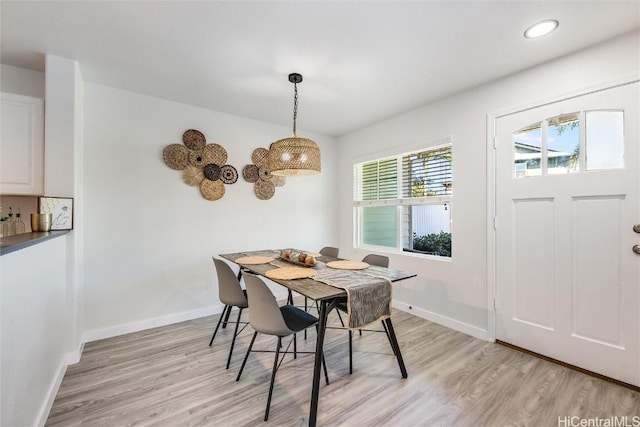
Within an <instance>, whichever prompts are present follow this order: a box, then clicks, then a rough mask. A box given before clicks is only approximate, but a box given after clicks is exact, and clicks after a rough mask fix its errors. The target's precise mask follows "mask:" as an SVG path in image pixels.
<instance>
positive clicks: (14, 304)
mask: <svg viewBox="0 0 640 427" xmlns="http://www.w3.org/2000/svg"><path fill="white" fill-rule="evenodd" d="M66 261H67V260H66V236H61V237H57V238H54V239H52V240H48V241H46V242H42V243H40V244H38V245H36V246H32V247H29V248H26V249H22V250H19V251H16V252H12V253H9V254H6V255H3V256H2V257H0V284H1V289H0V293H1V298H0V324H1V325H2V334H0V336H1V341H0V360H1V361H2V363H1V364H0V365H1V372H0V375H1V378H2V381H1V383H0V408H1V417H0V425H3V426H33V425H41V424H44V420H46V417H47V415H48V413H49V408H50V405H51V404H52V403H53V398H54V397H55V393H56V392H57V389H58V386H59V384H60V382H61V381H62V377H63V375H64V372H65V370H66V366H67V361H68V360H67V349H66V348H65V346H64V343H65V342H66V341H67V334H68V331H67V330H66V329H65V326H64V325H65V321H66V320H65V319H66V316H67V308H68V307H67V305H66V290H65V287H66Z"/></svg>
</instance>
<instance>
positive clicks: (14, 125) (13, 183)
mask: <svg viewBox="0 0 640 427" xmlns="http://www.w3.org/2000/svg"><path fill="white" fill-rule="evenodd" d="M1 101H2V104H1V105H0V114H1V116H0V132H1V136H0V194H20V195H41V194H42V191H43V188H44V183H43V181H44V178H43V177H44V102H43V100H42V99H39V98H32V97H30V96H23V95H16V94H12V93H4V92H2V93H1Z"/></svg>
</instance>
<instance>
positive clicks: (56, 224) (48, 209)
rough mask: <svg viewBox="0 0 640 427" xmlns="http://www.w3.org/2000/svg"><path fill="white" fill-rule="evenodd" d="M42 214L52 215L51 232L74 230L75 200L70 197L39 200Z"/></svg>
mask: <svg viewBox="0 0 640 427" xmlns="http://www.w3.org/2000/svg"><path fill="white" fill-rule="evenodd" d="M38 211H39V212H40V214H51V230H73V199H72V198H68V197H40V198H38Z"/></svg>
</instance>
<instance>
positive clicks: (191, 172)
mask: <svg viewBox="0 0 640 427" xmlns="http://www.w3.org/2000/svg"><path fill="white" fill-rule="evenodd" d="M203 179H204V174H203V173H202V170H201V169H198V168H197V167H195V166H187V167H186V168H185V170H184V172H182V180H183V181H184V183H185V184H187V185H198V184H200V183H201V182H202V180H203Z"/></svg>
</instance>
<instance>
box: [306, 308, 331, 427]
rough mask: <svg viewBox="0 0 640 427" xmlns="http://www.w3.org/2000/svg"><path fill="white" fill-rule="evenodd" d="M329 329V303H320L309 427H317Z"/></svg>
mask: <svg viewBox="0 0 640 427" xmlns="http://www.w3.org/2000/svg"><path fill="white" fill-rule="evenodd" d="M326 329H327V301H326V300H322V301H320V312H319V313H318V332H317V339H316V360H315V363H314V365H313V385H312V387H311V408H310V409H309V427H315V425H316V416H317V414H318V396H319V394H320V367H321V366H322V347H323V345H324V333H325V331H326Z"/></svg>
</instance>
